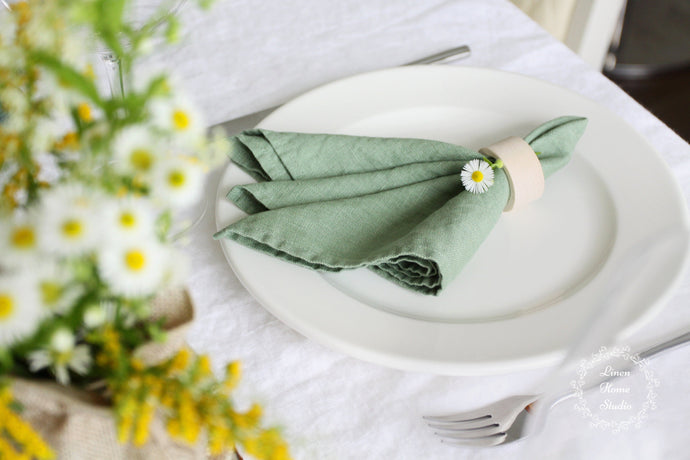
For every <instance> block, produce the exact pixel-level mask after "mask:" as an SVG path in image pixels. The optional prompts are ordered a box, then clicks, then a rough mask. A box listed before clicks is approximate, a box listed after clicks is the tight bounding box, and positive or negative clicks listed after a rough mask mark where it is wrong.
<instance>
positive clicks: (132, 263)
mask: <svg viewBox="0 0 690 460" xmlns="http://www.w3.org/2000/svg"><path fill="white" fill-rule="evenodd" d="M125 265H127V268H129V269H130V270H132V271H135V272H138V271H140V270H142V269H143V268H144V266H146V256H145V255H144V253H143V252H141V251H138V250H136V249H134V250H131V251H128V252H127V254H125Z"/></svg>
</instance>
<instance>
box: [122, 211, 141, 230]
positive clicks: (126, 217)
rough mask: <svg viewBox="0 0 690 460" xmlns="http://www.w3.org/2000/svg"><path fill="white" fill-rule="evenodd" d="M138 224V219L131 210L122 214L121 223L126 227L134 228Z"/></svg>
mask: <svg viewBox="0 0 690 460" xmlns="http://www.w3.org/2000/svg"><path fill="white" fill-rule="evenodd" d="M136 224H137V219H136V217H134V214H132V213H131V212H123V213H122V215H120V225H122V226H123V227H125V228H132V227H134V226H135V225H136Z"/></svg>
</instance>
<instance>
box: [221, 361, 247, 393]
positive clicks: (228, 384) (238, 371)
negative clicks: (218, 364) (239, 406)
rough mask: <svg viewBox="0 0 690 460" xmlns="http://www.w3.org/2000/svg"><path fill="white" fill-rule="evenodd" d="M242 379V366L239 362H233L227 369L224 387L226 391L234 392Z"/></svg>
mask: <svg viewBox="0 0 690 460" xmlns="http://www.w3.org/2000/svg"><path fill="white" fill-rule="evenodd" d="M240 378H242V366H241V364H240V362H239V361H233V362H231V363H229V364H228V365H227V367H226V368H225V381H224V382H223V387H225V389H226V390H228V391H229V390H232V389H233V388H235V387H236V386H237V383H238V382H239V381H240Z"/></svg>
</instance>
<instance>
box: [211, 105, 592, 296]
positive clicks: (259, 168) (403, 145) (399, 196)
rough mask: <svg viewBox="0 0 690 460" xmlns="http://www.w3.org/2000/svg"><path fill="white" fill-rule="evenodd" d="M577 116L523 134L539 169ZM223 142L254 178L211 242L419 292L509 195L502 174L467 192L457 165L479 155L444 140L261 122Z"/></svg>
mask: <svg viewBox="0 0 690 460" xmlns="http://www.w3.org/2000/svg"><path fill="white" fill-rule="evenodd" d="M586 123H587V120H586V119H584V118H580V117H561V118H557V119H555V120H552V121H550V122H548V123H545V124H543V125H541V126H539V127H538V128H537V129H535V130H534V131H532V132H531V133H530V134H529V135H527V137H525V140H526V141H527V142H528V143H529V144H530V145H531V146H532V148H533V150H534V151H535V152H540V154H539V159H540V161H541V164H542V169H543V171H544V175H545V176H549V175H550V174H552V173H553V172H555V171H556V170H558V169H560V168H562V167H563V166H564V165H565V164H566V163H567V162H568V161H569V159H570V155H571V152H572V150H573V148H574V146H575V144H576V143H577V141H578V139H579V138H580V136H581V135H582V133H583V131H584V128H585V125H586ZM497 140H498V139H497ZM231 142H232V146H233V148H232V151H231V157H232V159H233V161H235V162H236V163H237V164H238V165H239V166H240V167H241V168H242V169H244V170H245V171H247V172H248V173H249V174H250V175H252V177H254V178H255V179H256V180H258V181H259V182H258V183H256V184H248V185H241V186H236V187H234V188H233V189H232V190H230V192H229V193H228V198H229V199H230V200H232V201H233V202H234V203H235V204H236V205H237V206H239V207H240V208H241V209H242V210H244V211H245V212H247V213H248V214H249V216H247V217H245V218H243V219H241V220H240V221H238V222H235V223H233V224H231V225H229V226H228V227H226V228H224V229H223V230H221V231H219V232H218V233H216V234H215V235H214V237H215V238H217V239H218V238H229V239H232V240H235V241H237V242H239V243H241V244H243V245H246V246H249V247H251V248H254V249H256V250H259V251H262V252H265V253H267V254H270V255H273V256H275V257H279V258H281V259H284V260H286V261H289V262H293V263H296V264H299V265H302V266H305V267H309V268H312V269H316V270H324V271H339V270H343V269H352V268H358V267H368V268H370V269H371V270H373V271H375V272H376V273H378V274H380V275H382V276H384V277H386V278H388V279H390V280H391V281H393V282H396V283H398V284H400V285H401V286H404V287H406V288H409V289H412V290H415V291H417V292H420V293H423V294H433V295H436V294H438V293H439V292H440V291H441V290H442V289H443V287H445V286H447V285H448V283H450V282H451V281H452V280H453V279H454V278H455V277H456V276H457V275H458V273H460V271H461V270H462V268H463V267H464V266H465V264H466V263H467V261H469V260H470V259H471V258H472V255H473V254H474V253H475V251H476V250H477V249H478V248H479V246H480V245H481V244H482V242H483V241H484V239H485V238H486V236H487V235H488V234H489V232H490V231H491V229H492V228H493V227H494V225H495V224H496V221H497V220H498V219H499V218H500V216H501V213H502V211H503V208H504V207H505V204H506V202H507V200H508V197H509V194H510V190H509V185H508V180H507V178H506V175H505V172H504V171H502V170H496V171H495V172H496V174H495V179H494V184H493V186H492V187H490V188H489V190H488V191H486V192H485V193H483V194H472V193H469V192H467V191H466V190H464V189H463V186H462V183H461V181H460V172H461V170H462V167H463V166H464V165H465V163H466V162H467V161H468V160H471V159H474V158H481V154H479V153H478V152H476V151H474V150H471V149H468V148H465V147H461V146H458V145H452V144H447V143H444V142H438V141H430V140H422V139H393V138H373V137H357V136H343V135H327V134H300V133H279V132H273V131H268V130H263V129H259V130H252V131H246V132H244V133H242V134H240V135H239V136H236V137H234V138H232V140H231ZM547 187H548V185H547Z"/></svg>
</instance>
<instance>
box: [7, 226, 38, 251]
mask: <svg viewBox="0 0 690 460" xmlns="http://www.w3.org/2000/svg"><path fill="white" fill-rule="evenodd" d="M35 243H36V234H35V233H34V229H33V228H31V227H18V228H16V229H15V230H14V232H13V233H12V244H13V245H14V246H15V247H18V248H21V249H28V248H31V247H33V246H34V244H35Z"/></svg>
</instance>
